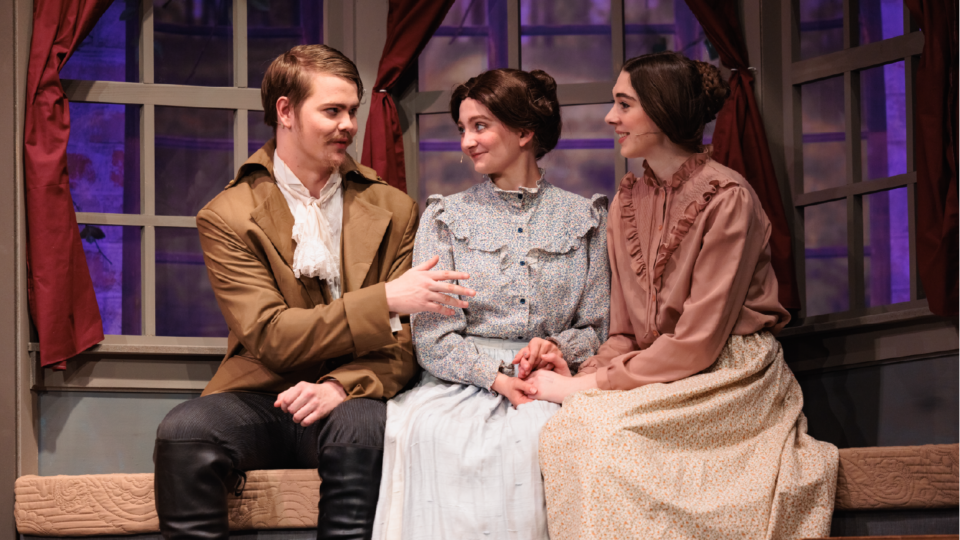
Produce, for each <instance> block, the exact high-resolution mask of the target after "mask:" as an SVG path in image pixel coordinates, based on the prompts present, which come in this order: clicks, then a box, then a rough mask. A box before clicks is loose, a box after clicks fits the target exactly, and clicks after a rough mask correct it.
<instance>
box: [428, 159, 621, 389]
mask: <svg viewBox="0 0 960 540" xmlns="http://www.w3.org/2000/svg"><path fill="white" fill-rule="evenodd" d="M434 255H439V256H440V262H439V263H438V264H437V266H436V268H435V269H437V270H456V271H458V272H467V273H469V274H470V279H469V280H467V281H465V282H463V283H461V285H463V286H465V287H469V288H470V289H473V290H475V291H476V292H477V295H476V296H475V297H473V298H467V299H466V300H467V302H469V304H470V306H469V307H468V308H467V309H455V310H454V311H455V313H454V315H453V316H444V315H440V314H437V313H431V312H424V313H418V314H416V315H414V316H413V317H412V324H413V340H414V345H415V346H416V350H417V355H418V358H419V359H420V360H419V361H420V365H422V366H423V367H424V369H426V370H427V371H429V372H430V373H431V374H433V375H434V376H435V377H437V378H438V379H443V380H446V381H451V382H457V383H465V384H472V385H475V386H479V387H482V388H487V389H489V388H490V386H491V385H492V384H493V381H494V379H495V378H496V376H497V373H498V370H499V368H500V362H499V361H497V360H494V359H492V358H490V357H488V356H486V355H484V354H482V353H480V351H479V350H478V349H477V347H476V344H475V343H474V342H473V339H471V336H481V337H485V338H499V339H510V340H519V341H529V340H530V339H532V338H534V337H540V338H544V339H547V338H553V340H554V341H555V342H556V343H557V344H558V345H559V347H560V350H561V352H562V353H563V357H564V359H565V360H566V361H567V363H568V364H569V365H570V366H571V370H572V371H575V370H576V367H577V366H578V365H579V364H580V363H581V362H583V361H584V360H586V359H587V358H589V357H590V356H592V355H594V354H595V353H596V351H597V349H598V348H599V347H600V344H601V343H603V342H604V341H606V339H607V330H608V327H609V313H610V264H609V260H608V258H607V198H606V196H604V195H594V196H593V197H592V198H591V199H586V198H584V197H581V196H579V195H576V194H573V193H570V192H568V191H564V190H562V189H560V188H558V187H556V186H553V185H552V184H550V183H549V182H547V181H546V180H544V179H543V178H542V177H541V179H540V181H539V183H538V184H537V187H536V188H534V189H529V188H520V190H518V191H506V190H501V189H499V188H497V187H496V185H495V184H494V183H493V182H492V181H491V180H489V179H486V180H484V181H483V182H482V183H480V184H477V185H475V186H473V187H471V188H470V189H468V190H466V191H463V192H461V193H458V194H456V195H451V196H447V197H444V196H441V195H431V196H430V198H429V199H428V200H427V209H426V211H424V214H423V217H422V218H421V220H420V228H419V230H418V231H417V240H416V244H415V247H414V252H413V258H414V265H417V264H420V263H422V262H424V261H426V260H429V259H430V258H431V257H433V256H434Z"/></svg>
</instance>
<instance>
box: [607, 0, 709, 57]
mask: <svg viewBox="0 0 960 540" xmlns="http://www.w3.org/2000/svg"><path fill="white" fill-rule="evenodd" d="M623 15H624V21H625V22H626V27H625V28H624V31H625V35H624V40H625V47H626V49H625V50H626V56H627V58H633V57H634V56H640V55H642V54H650V53H655V52H662V51H678V52H681V53H683V54H684V55H685V56H687V57H688V58H692V59H694V60H702V61H705V62H706V61H714V63H717V65H719V55H717V52H716V50H714V48H713V46H711V45H710V43H709V41H707V38H706V35H705V34H704V32H703V28H702V27H701V26H700V23H699V22H697V18H696V17H694V15H693V12H691V11H690V8H689V7H687V3H686V2H685V1H684V0H625V1H624V4H623Z"/></svg>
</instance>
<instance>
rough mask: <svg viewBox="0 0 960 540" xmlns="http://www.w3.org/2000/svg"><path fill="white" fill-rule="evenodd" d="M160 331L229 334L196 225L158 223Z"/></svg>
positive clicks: (199, 335) (158, 333)
mask: <svg viewBox="0 0 960 540" xmlns="http://www.w3.org/2000/svg"><path fill="white" fill-rule="evenodd" d="M156 234H157V257H156V262H157V335H158V336H193V337H226V336H227V332H228V330H227V323H226V322H225V321H224V320H223V315H222V314H221V313H220V308H219V307H218V306H217V300H216V298H215V297H214V296H213V287H211V286H210V280H209V278H208V277H207V268H206V266H204V263H203V252H202V251H201V250H200V237H199V235H198V234H197V230H196V229H180V228H176V229H175V228H166V227H157V229H156Z"/></svg>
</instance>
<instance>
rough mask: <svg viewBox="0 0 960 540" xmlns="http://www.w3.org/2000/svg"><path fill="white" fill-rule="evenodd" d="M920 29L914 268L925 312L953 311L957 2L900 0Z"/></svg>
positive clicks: (915, 119)
mask: <svg viewBox="0 0 960 540" xmlns="http://www.w3.org/2000/svg"><path fill="white" fill-rule="evenodd" d="M906 4H907V7H908V8H909V9H910V12H911V13H912V14H913V16H914V18H915V19H916V20H917V21H919V22H920V28H921V29H922V30H923V53H922V54H921V55H920V65H919V66H918V68H917V77H916V79H915V81H914V86H913V88H914V92H916V94H915V96H916V97H915V98H914V99H915V100H916V103H915V105H914V107H915V108H914V111H915V114H914V117H913V118H914V128H913V133H914V145H913V147H914V152H915V163H916V168H917V207H916V216H917V267H918V268H917V270H918V271H919V275H920V279H921V281H922V283H923V288H924V291H925V292H926V293H927V303H928V304H929V305H930V311H932V312H934V313H936V314H937V315H941V316H953V315H957V302H958V300H957V274H958V265H957V259H958V252H957V246H958V241H960V239H958V236H957V143H958V140H957V111H958V109H957V62H958V61H960V59H958V57H957V1H956V0H906Z"/></svg>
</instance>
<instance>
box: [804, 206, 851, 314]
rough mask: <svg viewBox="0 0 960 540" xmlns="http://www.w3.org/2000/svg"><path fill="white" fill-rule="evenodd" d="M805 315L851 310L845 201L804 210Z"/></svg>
mask: <svg viewBox="0 0 960 540" xmlns="http://www.w3.org/2000/svg"><path fill="white" fill-rule="evenodd" d="M803 227H804V233H803V238H804V247H805V256H806V278H807V315H808V316H809V315H821V314H824V313H836V312H838V311H846V310H848V309H850V296H849V285H848V283H849V279H848V276H847V203H846V201H845V200H840V201H833V202H828V203H824V204H818V205H816V206H808V207H806V208H804V209H803Z"/></svg>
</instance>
